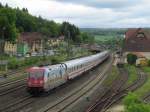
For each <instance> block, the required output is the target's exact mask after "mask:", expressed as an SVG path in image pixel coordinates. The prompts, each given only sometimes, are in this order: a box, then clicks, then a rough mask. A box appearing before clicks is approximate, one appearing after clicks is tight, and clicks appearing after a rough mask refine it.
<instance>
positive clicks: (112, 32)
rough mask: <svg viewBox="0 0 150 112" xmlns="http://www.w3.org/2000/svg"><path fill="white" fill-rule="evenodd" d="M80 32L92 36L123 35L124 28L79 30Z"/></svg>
mask: <svg viewBox="0 0 150 112" xmlns="http://www.w3.org/2000/svg"><path fill="white" fill-rule="evenodd" d="M80 30H81V31H82V32H89V33H91V34H92V35H104V36H105V35H111V36H116V35H123V34H124V33H125V32H126V30H127V29H126V28H81V29H80Z"/></svg>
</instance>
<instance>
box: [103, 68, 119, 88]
mask: <svg viewBox="0 0 150 112" xmlns="http://www.w3.org/2000/svg"><path fill="white" fill-rule="evenodd" d="M118 75H119V71H118V69H117V67H116V66H113V67H112V69H111V70H110V72H109V75H108V76H107V78H106V79H105V80H104V82H103V85H104V86H106V87H109V86H111V84H112V82H113V81H114V80H115V79H116V78H117V76H118Z"/></svg>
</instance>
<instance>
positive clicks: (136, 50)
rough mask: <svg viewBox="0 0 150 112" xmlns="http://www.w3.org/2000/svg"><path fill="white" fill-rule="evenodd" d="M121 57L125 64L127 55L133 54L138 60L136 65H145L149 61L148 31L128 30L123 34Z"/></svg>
mask: <svg viewBox="0 0 150 112" xmlns="http://www.w3.org/2000/svg"><path fill="white" fill-rule="evenodd" d="M123 52H124V54H123V56H124V59H125V62H127V61H126V60H127V58H126V56H127V54H128V53H132V54H135V55H136V56H137V57H138V59H137V62H136V64H146V63H147V61H148V60H150V29H146V28H130V29H128V30H127V32H126V33H125V41H124V48H123Z"/></svg>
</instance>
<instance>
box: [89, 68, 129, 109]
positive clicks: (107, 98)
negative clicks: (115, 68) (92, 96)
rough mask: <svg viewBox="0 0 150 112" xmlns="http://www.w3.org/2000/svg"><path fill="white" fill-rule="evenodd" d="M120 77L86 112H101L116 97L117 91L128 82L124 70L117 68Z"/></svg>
mask: <svg viewBox="0 0 150 112" xmlns="http://www.w3.org/2000/svg"><path fill="white" fill-rule="evenodd" d="M119 72H120V75H119V76H118V77H117V78H116V79H115V80H114V81H113V83H112V86H111V87H110V88H109V90H108V91H106V92H105V93H104V94H103V96H102V97H101V98H100V99H98V100H97V101H96V103H94V104H93V105H92V106H90V107H89V108H88V109H87V111H86V112H97V111H103V110H104V109H105V108H106V107H107V106H108V105H109V104H110V102H111V101H112V98H113V97H114V96H116V95H117V94H115V93H118V91H121V90H123V86H124V85H125V84H126V82H127V80H128V74H126V73H125V71H124V69H121V68H119Z"/></svg>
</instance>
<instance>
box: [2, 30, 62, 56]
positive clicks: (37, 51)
mask: <svg viewBox="0 0 150 112" xmlns="http://www.w3.org/2000/svg"><path fill="white" fill-rule="evenodd" d="M63 41H64V36H60V37H58V38H51V37H46V36H44V35H42V34H41V33H38V32H24V33H21V34H20V35H19V37H18V38H17V40H16V42H15V43H12V42H9V41H6V42H5V47H4V52H5V54H9V55H14V56H42V55H43V53H46V55H52V54H53V51H52V48H53V47H55V46H58V45H59V44H60V43H61V42H63ZM46 45H47V46H46Z"/></svg>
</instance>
